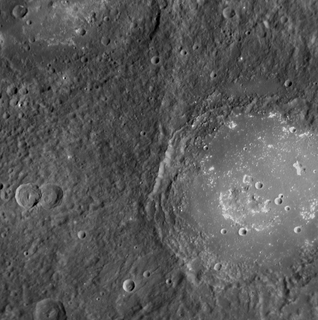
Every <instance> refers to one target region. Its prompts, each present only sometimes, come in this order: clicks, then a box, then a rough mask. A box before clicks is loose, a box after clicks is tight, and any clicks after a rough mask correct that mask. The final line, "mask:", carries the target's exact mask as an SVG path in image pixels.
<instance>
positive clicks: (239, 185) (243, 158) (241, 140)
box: [188, 113, 318, 265]
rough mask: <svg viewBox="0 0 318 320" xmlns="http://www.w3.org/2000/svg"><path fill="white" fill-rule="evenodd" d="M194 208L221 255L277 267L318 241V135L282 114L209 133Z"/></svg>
mask: <svg viewBox="0 0 318 320" xmlns="http://www.w3.org/2000/svg"><path fill="white" fill-rule="evenodd" d="M199 162H200V168H201V169H200V173H199V174H198V175H196V176H195V177H194V178H193V182H192V185H191V187H190V188H189V193H188V196H189V199H190V201H189V205H190V210H189V213H190V215H191V217H192V218H193V219H194V220H195V221H196V223H197V225H198V228H199V229H200V230H202V231H203V232H204V233H205V234H206V235H207V236H208V238H209V239H210V241H211V246H213V247H217V248H218V250H217V252H218V253H219V255H220V258H221V259H224V260H229V259H230V260H231V261H233V260H234V261H240V260H244V261H246V260H253V261H258V262H259V263H265V264H268V265H273V264H276V263H281V262H283V260H286V261H290V259H292V257H293V254H295V253H296V252H297V251H299V250H300V248H301V247H302V246H313V245H314V244H315V243H316V242H317V237H318V236H317V234H318V233H317V229H318V228H317V217H316V212H317V208H318V184H317V180H318V137H317V136H315V135H314V134H313V133H311V132H305V131H301V130H299V129H297V128H295V127H291V126H289V125H288V124H287V122H286V121H284V120H282V119H281V117H280V116H279V115H278V114H274V113H270V114H269V115H268V116H266V117H260V116H257V117H256V116H251V115H249V116H247V115H242V114H241V115H236V116H232V117H231V119H229V120H228V121H227V122H226V123H225V124H224V125H223V126H222V127H221V128H220V129H219V130H218V131H217V132H216V133H213V134H212V135H211V136H210V137H208V138H206V139H205V146H204V148H203V155H202V156H201V158H200V159H199Z"/></svg>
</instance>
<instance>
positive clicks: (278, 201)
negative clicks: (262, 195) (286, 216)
mask: <svg viewBox="0 0 318 320" xmlns="http://www.w3.org/2000/svg"><path fill="white" fill-rule="evenodd" d="M274 203H275V204H276V205H280V204H282V203H283V199H282V198H280V197H278V198H275V200H274Z"/></svg>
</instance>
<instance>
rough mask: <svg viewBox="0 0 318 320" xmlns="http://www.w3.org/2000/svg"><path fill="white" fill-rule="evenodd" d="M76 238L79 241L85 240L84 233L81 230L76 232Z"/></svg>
mask: <svg viewBox="0 0 318 320" xmlns="http://www.w3.org/2000/svg"><path fill="white" fill-rule="evenodd" d="M77 237H78V238H79V239H81V240H82V239H84V238H86V232H85V231H83V230H81V231H78V233H77Z"/></svg>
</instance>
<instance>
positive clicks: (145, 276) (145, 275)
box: [143, 270, 150, 278]
mask: <svg viewBox="0 0 318 320" xmlns="http://www.w3.org/2000/svg"><path fill="white" fill-rule="evenodd" d="M143 276H144V278H149V277H150V271H149V270H146V271H145V272H144V273H143Z"/></svg>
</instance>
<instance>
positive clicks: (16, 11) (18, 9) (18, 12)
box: [12, 5, 28, 19]
mask: <svg viewBox="0 0 318 320" xmlns="http://www.w3.org/2000/svg"><path fill="white" fill-rule="evenodd" d="M27 13H28V9H27V8H26V7H25V6H22V5H16V6H15V7H14V8H13V10H12V15H13V16H14V17H15V18H16V19H22V18H23V17H25V15H26V14H27Z"/></svg>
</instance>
